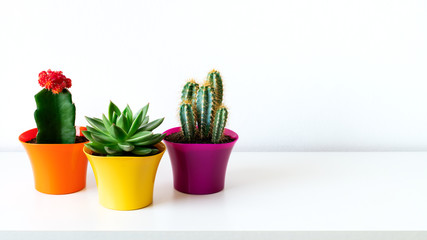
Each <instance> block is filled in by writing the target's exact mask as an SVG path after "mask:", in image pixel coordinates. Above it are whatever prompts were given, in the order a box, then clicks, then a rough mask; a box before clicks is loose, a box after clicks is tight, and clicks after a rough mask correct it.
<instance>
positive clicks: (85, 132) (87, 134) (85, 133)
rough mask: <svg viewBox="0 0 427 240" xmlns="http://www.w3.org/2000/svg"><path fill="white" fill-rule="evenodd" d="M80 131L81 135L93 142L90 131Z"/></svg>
mask: <svg viewBox="0 0 427 240" xmlns="http://www.w3.org/2000/svg"><path fill="white" fill-rule="evenodd" d="M82 133H83V136H85V137H86V138H87V139H88V140H89V141H91V142H95V141H94V140H93V138H92V135H91V133H90V132H89V131H82Z"/></svg>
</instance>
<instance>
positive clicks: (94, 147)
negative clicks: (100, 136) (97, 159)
mask: <svg viewBox="0 0 427 240" xmlns="http://www.w3.org/2000/svg"><path fill="white" fill-rule="evenodd" d="M85 146H86V147H87V148H89V149H90V150H91V151H93V152H96V153H99V154H107V152H106V151H105V149H104V145H102V144H100V143H96V142H91V143H86V144H85Z"/></svg>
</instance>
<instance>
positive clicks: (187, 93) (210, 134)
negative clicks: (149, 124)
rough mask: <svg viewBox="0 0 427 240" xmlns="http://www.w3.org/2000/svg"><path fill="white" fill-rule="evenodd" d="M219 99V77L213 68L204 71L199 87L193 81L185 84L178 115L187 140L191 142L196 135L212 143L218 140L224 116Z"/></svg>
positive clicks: (222, 130)
mask: <svg viewBox="0 0 427 240" xmlns="http://www.w3.org/2000/svg"><path fill="white" fill-rule="evenodd" d="M222 100H223V87H222V78H221V75H220V73H219V72H218V71H216V70H212V71H211V72H209V73H208V76H207V80H206V82H205V83H204V84H203V86H201V87H199V85H198V84H197V83H196V82H195V81H194V80H190V81H188V82H187V83H186V84H185V86H184V88H183V90H182V95H181V101H182V102H181V105H180V109H179V115H180V121H181V129H182V132H183V134H184V138H185V140H186V141H187V142H194V141H195V140H196V139H198V138H200V139H201V140H210V141H211V142H213V143H219V142H220V141H221V138H222V137H223V133H224V128H225V125H226V122H227V117H228V111H227V109H226V108H225V107H224V106H223V105H222ZM196 123H197V127H198V129H196Z"/></svg>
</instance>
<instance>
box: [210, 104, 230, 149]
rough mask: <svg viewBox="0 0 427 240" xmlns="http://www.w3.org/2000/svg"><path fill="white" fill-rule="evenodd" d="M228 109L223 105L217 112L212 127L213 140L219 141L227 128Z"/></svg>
mask: <svg viewBox="0 0 427 240" xmlns="http://www.w3.org/2000/svg"><path fill="white" fill-rule="evenodd" d="M227 117H228V110H227V108H226V107H224V106H221V107H219V108H218V110H217V111H216V113H215V119H214V123H213V129H212V142H213V143H219V142H220V140H221V138H222V136H223V134H224V129H225V124H226V123H227Z"/></svg>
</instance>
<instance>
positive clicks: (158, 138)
mask: <svg viewBox="0 0 427 240" xmlns="http://www.w3.org/2000/svg"><path fill="white" fill-rule="evenodd" d="M165 136H166V134H160V133H157V134H153V136H151V138H150V139H149V140H146V141H141V142H136V143H135V145H136V146H153V145H156V144H157V143H159V142H161V141H162V140H163V138H165Z"/></svg>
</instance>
